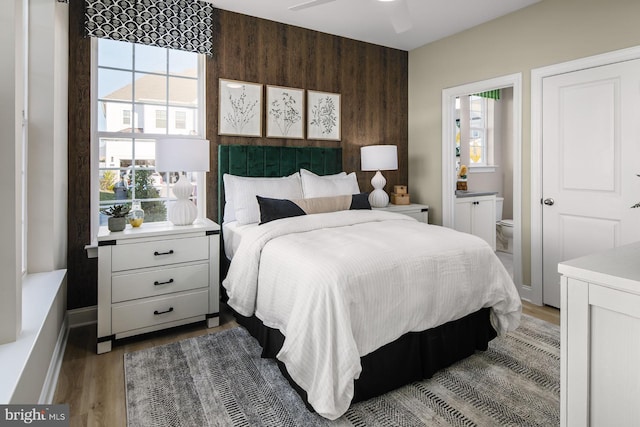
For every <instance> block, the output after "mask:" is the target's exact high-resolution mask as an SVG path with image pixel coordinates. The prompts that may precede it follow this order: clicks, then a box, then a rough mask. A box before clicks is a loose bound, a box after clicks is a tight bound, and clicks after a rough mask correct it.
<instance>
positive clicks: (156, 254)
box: [153, 249, 173, 256]
mask: <svg viewBox="0 0 640 427" xmlns="http://www.w3.org/2000/svg"><path fill="white" fill-rule="evenodd" d="M171 254H173V249H171V250H170V251H169V252H158V251H155V252H154V253H153V255H154V256H160V255H171Z"/></svg>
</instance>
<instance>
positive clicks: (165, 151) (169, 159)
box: [156, 138, 209, 225]
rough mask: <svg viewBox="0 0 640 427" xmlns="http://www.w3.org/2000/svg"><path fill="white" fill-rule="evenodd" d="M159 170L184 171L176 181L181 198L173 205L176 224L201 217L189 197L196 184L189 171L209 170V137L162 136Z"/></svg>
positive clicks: (158, 144)
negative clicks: (163, 137) (192, 180)
mask: <svg viewBox="0 0 640 427" xmlns="http://www.w3.org/2000/svg"><path fill="white" fill-rule="evenodd" d="M156 170H157V171H158V172H180V177H179V179H178V182H176V183H175V184H174V185H173V194H175V196H176V198H177V200H175V201H174V202H172V203H171V204H170V205H169V215H168V217H169V221H171V222H172V223H173V224H174V225H190V224H193V221H195V219H196V218H197V217H198V208H196V205H195V204H194V203H193V202H192V201H191V200H190V199H189V197H190V196H191V193H192V192H193V185H191V182H189V179H188V178H187V176H186V175H185V172H207V171H209V141H208V140H206V139H187V138H184V139H159V140H157V141H156Z"/></svg>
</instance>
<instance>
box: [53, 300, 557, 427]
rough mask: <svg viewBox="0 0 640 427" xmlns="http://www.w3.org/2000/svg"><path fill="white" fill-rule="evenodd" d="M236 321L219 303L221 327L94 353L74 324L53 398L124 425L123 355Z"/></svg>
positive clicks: (536, 312)
mask: <svg viewBox="0 0 640 427" xmlns="http://www.w3.org/2000/svg"><path fill="white" fill-rule="evenodd" d="M522 311H523V313H526V314H529V315H531V316H534V317H537V318H540V319H543V320H545V321H548V322H551V323H555V324H557V325H559V324H560V312H559V311H558V310H557V309H555V308H551V307H538V306H535V305H533V304H530V303H528V302H523V310H522ZM236 325H237V323H236V322H235V320H234V319H233V317H232V316H231V314H230V313H229V311H228V309H225V307H224V306H223V307H221V318H220V326H219V327H216V328H211V329H207V328H206V326H205V324H204V322H201V323H197V324H194V325H187V326H182V327H179V328H174V329H171V330H168V331H162V332H157V333H153V334H147V335H145V336H143V337H134V338H127V339H123V340H120V341H118V343H117V344H114V346H113V350H112V351H111V352H109V353H105V354H100V355H98V354H96V326H95V325H89V326H82V327H78V328H73V329H71V331H70V332H69V340H68V342H67V348H66V351H65V354H64V359H63V361H62V368H61V370H60V376H59V378H58V385H57V388H56V392H55V396H54V402H53V403H67V404H69V411H70V418H71V419H70V425H71V426H108V427H119V426H126V419H127V418H126V406H125V383H124V354H125V353H127V352H132V351H137V350H142V349H145V348H149V347H154V346H157V345H162V344H167V343H170V342H174V341H179V340H183V339H186V338H191V337H195V336H199V335H204V334H209V333H215V332H218V331H221V330H224V329H227V328H230V327H233V326H236Z"/></svg>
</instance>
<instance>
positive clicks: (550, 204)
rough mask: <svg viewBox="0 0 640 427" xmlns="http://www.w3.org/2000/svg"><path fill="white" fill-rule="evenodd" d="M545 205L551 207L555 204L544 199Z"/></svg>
mask: <svg viewBox="0 0 640 427" xmlns="http://www.w3.org/2000/svg"><path fill="white" fill-rule="evenodd" d="M543 203H544V204H545V205H547V206H553V204H554V203H555V202H554V200H553V199H544V202H543Z"/></svg>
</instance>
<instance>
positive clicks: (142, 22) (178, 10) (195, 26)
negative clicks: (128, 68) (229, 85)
mask: <svg viewBox="0 0 640 427" xmlns="http://www.w3.org/2000/svg"><path fill="white" fill-rule="evenodd" d="M85 28H86V31H87V35H88V36H91V37H100V38H106V39H112V40H121V41H129V42H132V43H142V44H146V45H151V46H158V47H168V48H171V49H179V50H186V51H189V52H196V53H204V54H206V55H212V54H213V5H211V3H207V2H205V1H198V0H86V1H85Z"/></svg>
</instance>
